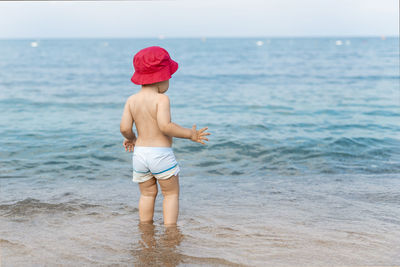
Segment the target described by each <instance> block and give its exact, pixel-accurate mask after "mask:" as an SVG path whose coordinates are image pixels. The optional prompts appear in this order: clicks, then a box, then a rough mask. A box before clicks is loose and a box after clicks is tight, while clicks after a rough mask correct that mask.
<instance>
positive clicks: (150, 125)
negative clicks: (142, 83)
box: [129, 91, 172, 147]
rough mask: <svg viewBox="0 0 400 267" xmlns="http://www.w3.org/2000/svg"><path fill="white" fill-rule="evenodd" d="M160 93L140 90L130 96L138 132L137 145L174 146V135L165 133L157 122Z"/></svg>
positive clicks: (131, 108)
mask: <svg viewBox="0 0 400 267" xmlns="http://www.w3.org/2000/svg"><path fill="white" fill-rule="evenodd" d="M158 95H159V93H155V92H152V91H139V92H138V93H137V94H134V95H132V96H131V97H130V98H129V108H130V112H131V114H132V117H133V120H134V123H135V126H136V130H137V134H138V136H137V140H136V144H135V145H136V146H158V147H171V146H172V137H169V136H167V135H165V134H163V133H162V132H161V130H160V128H159V126H158V124H157V104H158Z"/></svg>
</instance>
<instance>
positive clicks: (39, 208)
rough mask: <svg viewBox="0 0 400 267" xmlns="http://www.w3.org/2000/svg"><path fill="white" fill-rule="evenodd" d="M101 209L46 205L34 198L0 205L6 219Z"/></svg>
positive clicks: (70, 204) (67, 204)
mask: <svg viewBox="0 0 400 267" xmlns="http://www.w3.org/2000/svg"><path fill="white" fill-rule="evenodd" d="M95 207H100V205H95V204H87V203H76V202H73V201H71V202H64V203H46V202H42V201H40V200H38V199H34V198H26V199H24V200H21V201H18V202H16V203H13V204H3V205H0V212H1V213H2V216H5V217H15V216H16V217H26V216H32V215H35V214H38V213H55V212H76V211H80V210H85V209H89V208H95Z"/></svg>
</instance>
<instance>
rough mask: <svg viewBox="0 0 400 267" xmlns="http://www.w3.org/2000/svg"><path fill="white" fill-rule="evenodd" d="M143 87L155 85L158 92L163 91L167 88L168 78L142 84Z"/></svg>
mask: <svg viewBox="0 0 400 267" xmlns="http://www.w3.org/2000/svg"><path fill="white" fill-rule="evenodd" d="M144 87H157V90H158V92H159V93H160V94H163V93H165V92H166V91H167V90H168V88H169V79H168V80H165V81H161V82H156V83H151V84H142V88H144Z"/></svg>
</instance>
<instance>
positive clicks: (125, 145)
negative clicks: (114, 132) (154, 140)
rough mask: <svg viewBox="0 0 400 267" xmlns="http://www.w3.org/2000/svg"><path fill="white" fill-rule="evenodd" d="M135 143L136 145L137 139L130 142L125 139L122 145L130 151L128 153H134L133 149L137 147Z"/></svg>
mask: <svg viewBox="0 0 400 267" xmlns="http://www.w3.org/2000/svg"><path fill="white" fill-rule="evenodd" d="M135 143H136V139H133V140H129V139H126V138H125V140H124V142H123V143H122V145H123V146H124V147H125V151H128V150H129V151H128V152H133V148H134V146H135Z"/></svg>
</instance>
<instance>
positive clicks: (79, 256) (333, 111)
mask: <svg viewBox="0 0 400 267" xmlns="http://www.w3.org/2000/svg"><path fill="white" fill-rule="evenodd" d="M257 40H258V39H207V40H206V41H205V42H203V41H202V40H200V39H199V40H197V39H164V40H146V39H136V40H135V39H132V40H128V39H127V40H94V39H93V40H39V41H38V47H34V48H33V47H31V46H30V44H31V42H32V41H35V40H2V41H0V49H1V51H2V52H1V53H0V114H2V115H1V116H0V132H1V133H0V134H1V136H2V138H1V139H0V248H1V252H0V256H1V261H0V262H1V263H2V264H3V265H4V266H18V265H54V264H62V265H75V264H83V265H113V264H114V265H130V264H134V265H135V266H149V265H153V266H178V265H185V266H186V265H189V266H191V265H193V266H199V265H204V266H210V265H212V266H294V265H296V266H327V265H330V266H340V265H399V264H400V257H398V255H399V252H400V241H399V240H400V209H399V205H400V193H399V192H400V179H399V173H400V153H399V151H400V149H399V148H400V140H399V138H398V132H399V130H400V123H399V115H400V110H399V107H400V105H399V104H400V88H399V76H398V73H399V51H398V45H399V42H398V40H397V39H396V38H388V39H386V40H381V39H378V38H350V39H342V40H343V43H344V45H342V46H337V45H336V44H335V41H336V40H337V38H336V39H328V38H319V39H311V38H309V39H306V38H305V39H300V38H297V39H270V40H269V41H268V40H267V39H261V40H264V45H263V46H257V45H256V41H257ZM346 40H348V41H349V42H346ZM150 45H161V46H162V47H164V48H166V49H167V50H168V51H169V52H170V54H171V56H172V58H174V59H175V60H176V61H177V62H178V63H179V64H180V65H179V70H178V72H177V73H176V74H174V77H173V79H171V80H170V89H169V91H168V92H167V94H168V95H169V96H170V98H171V109H172V119H173V121H175V122H177V123H179V124H181V125H183V126H185V127H190V126H191V125H192V124H193V123H197V125H198V127H203V126H208V127H209V130H210V132H211V133H212V136H211V138H210V142H209V143H208V145H207V146H202V145H200V144H195V143H191V142H190V141H187V140H180V139H175V143H174V151H175V154H176V157H177V160H178V162H179V163H180V165H181V170H182V172H181V176H180V186H181V196H180V215H179V221H178V226H177V228H175V229H174V228H171V229H165V228H164V227H163V225H162V223H163V221H162V195H161V194H160V195H159V197H158V198H157V201H156V208H155V217H154V220H155V222H154V225H153V226H139V225H138V219H139V218H138V210H137V203H138V199H139V190H138V188H137V185H136V184H134V183H132V182H131V177H132V176H131V172H132V165H131V154H129V153H126V152H124V150H123V148H122V145H121V143H122V137H121V135H120V133H119V121H120V117H121V115H122V108H123V105H124V101H125V99H126V98H127V97H128V96H129V95H130V94H132V93H134V92H136V91H137V90H138V89H139V87H138V86H136V85H133V84H132V83H131V82H130V76H131V74H132V69H133V68H132V65H131V61H132V56H133V55H134V53H135V52H137V51H138V50H139V49H141V48H143V47H146V46H150ZM28 255H29V256H28Z"/></svg>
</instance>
